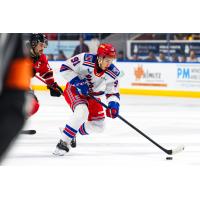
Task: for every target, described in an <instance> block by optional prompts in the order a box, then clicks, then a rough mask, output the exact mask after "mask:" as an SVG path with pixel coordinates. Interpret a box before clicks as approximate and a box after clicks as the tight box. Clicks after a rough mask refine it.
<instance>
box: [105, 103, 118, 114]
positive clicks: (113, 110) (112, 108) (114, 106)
mask: <svg viewBox="0 0 200 200" xmlns="http://www.w3.org/2000/svg"><path fill="white" fill-rule="evenodd" d="M118 113H119V103H117V102H115V101H111V102H109V104H108V108H107V109H106V115H107V117H110V118H116V117H117V115H118Z"/></svg>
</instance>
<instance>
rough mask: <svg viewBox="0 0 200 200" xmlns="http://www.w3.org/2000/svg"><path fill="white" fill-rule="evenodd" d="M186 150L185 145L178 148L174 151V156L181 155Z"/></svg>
mask: <svg viewBox="0 0 200 200" xmlns="http://www.w3.org/2000/svg"><path fill="white" fill-rule="evenodd" d="M184 149H185V146H184V145H180V146H178V147H177V148H176V149H173V150H172V154H173V155H174V154H177V153H180V152H181V151H183V150H184Z"/></svg>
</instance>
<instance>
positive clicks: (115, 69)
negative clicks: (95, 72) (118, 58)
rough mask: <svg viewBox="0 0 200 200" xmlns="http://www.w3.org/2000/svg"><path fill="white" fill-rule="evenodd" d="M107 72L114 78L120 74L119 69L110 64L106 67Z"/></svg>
mask: <svg viewBox="0 0 200 200" xmlns="http://www.w3.org/2000/svg"><path fill="white" fill-rule="evenodd" d="M107 71H110V72H112V73H113V74H114V75H115V76H119V74H120V71H119V69H118V68H117V67H116V66H115V65H114V64H111V65H110V66H109V67H108V70H107Z"/></svg>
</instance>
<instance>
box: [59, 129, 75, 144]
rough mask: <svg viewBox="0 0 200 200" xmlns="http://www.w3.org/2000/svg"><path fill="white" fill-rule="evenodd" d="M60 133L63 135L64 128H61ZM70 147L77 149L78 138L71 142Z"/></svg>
mask: <svg viewBox="0 0 200 200" xmlns="http://www.w3.org/2000/svg"><path fill="white" fill-rule="evenodd" d="M59 130H60V133H61V134H63V128H61V127H59ZM70 146H71V147H72V148H76V136H75V137H74V138H73V139H72V140H71V142H70Z"/></svg>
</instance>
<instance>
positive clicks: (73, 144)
mask: <svg viewBox="0 0 200 200" xmlns="http://www.w3.org/2000/svg"><path fill="white" fill-rule="evenodd" d="M70 145H71V147H72V148H76V137H74V138H73V139H72V141H71V143H70Z"/></svg>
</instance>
